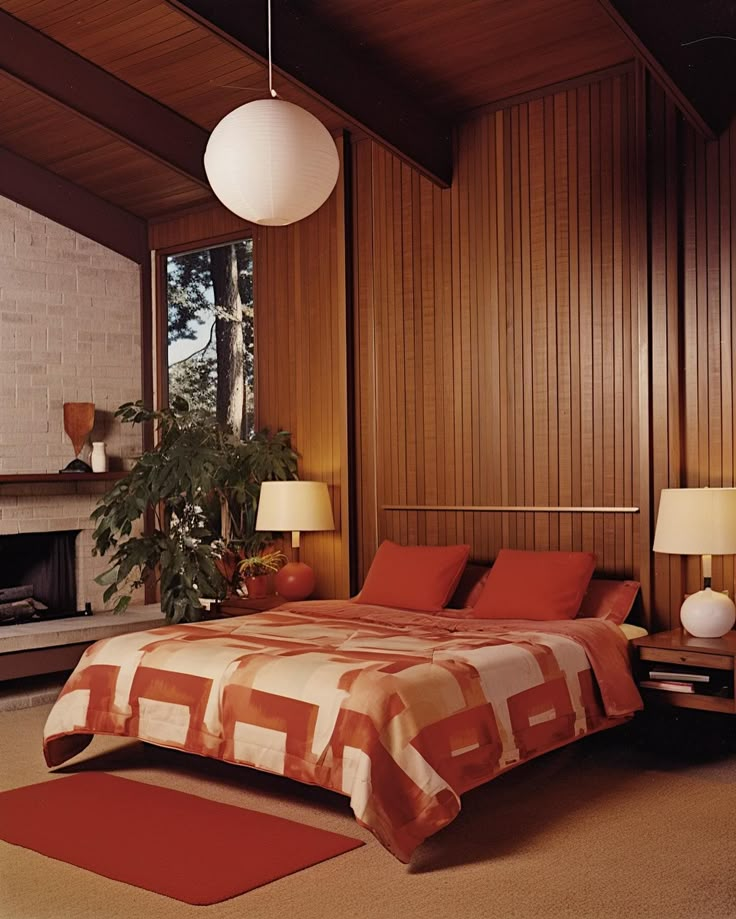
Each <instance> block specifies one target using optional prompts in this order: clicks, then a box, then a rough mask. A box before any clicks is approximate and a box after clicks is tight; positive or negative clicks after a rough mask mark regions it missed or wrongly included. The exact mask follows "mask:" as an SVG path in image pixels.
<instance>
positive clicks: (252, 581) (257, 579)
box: [243, 574, 271, 600]
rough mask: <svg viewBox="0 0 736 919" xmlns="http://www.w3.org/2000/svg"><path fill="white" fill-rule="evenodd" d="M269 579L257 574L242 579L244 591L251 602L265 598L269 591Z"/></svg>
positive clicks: (266, 576) (265, 575) (264, 575)
mask: <svg viewBox="0 0 736 919" xmlns="http://www.w3.org/2000/svg"><path fill="white" fill-rule="evenodd" d="M270 580H271V579H270V578H269V576H268V575H267V574H257V575H255V576H254V577H252V578H243V581H244V583H245V589H246V590H247V591H248V596H249V597H250V598H251V599H252V600H261V599H263V597H267V596H268V595H269V593H270V592H271V591H270V586H271V585H270Z"/></svg>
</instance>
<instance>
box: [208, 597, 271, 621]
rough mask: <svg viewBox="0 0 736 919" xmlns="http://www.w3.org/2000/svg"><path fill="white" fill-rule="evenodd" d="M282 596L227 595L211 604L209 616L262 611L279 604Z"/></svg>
mask: <svg viewBox="0 0 736 919" xmlns="http://www.w3.org/2000/svg"><path fill="white" fill-rule="evenodd" d="M284 602H285V601H284V598H283V597H279V595H278V594H272V595H271V596H270V597H256V598H251V597H229V598H228V599H227V600H222V601H221V602H216V603H213V604H212V607H211V609H210V618H212V619H218V618H220V617H221V616H248V615H250V614H251V613H263V612H265V611H266V610H269V609H273V608H274V607H276V606H281V604H282V603H284Z"/></svg>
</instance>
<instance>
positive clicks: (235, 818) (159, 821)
mask: <svg viewBox="0 0 736 919" xmlns="http://www.w3.org/2000/svg"><path fill="white" fill-rule="evenodd" d="M0 839H4V840H6V841H7V842H10V843H13V844H14V845H16V846H23V847H24V848H26V849H33V850H34V851H35V852H40V853H42V854H43V855H48V856H50V857H51V858H56V859H59V860H60V861H62V862H68V863H69V864H70V865H77V866H78V867H80V868H86V869H87V870H88V871H94V872H95V873H96V874H101V875H104V876H105V877H108V878H113V880H116V881H124V882H125V883H126V884H133V885H134V886H136V887H143V888H144V889H145V890H153V891H155V893H160V894H163V895H164V896H167V897H173V898H174V899H176V900H182V901H183V902H185V903H193V904H197V905H204V904H208V903H219V902H220V901H221V900H227V899H229V898H230V897H236V896H238V895H239V894H242V893H246V891H248V890H253V888H255V887H260V886H262V885H263V884H268V883H269V882H270V881H275V880H276V879H277V878H282V877H285V876H286V875H287V874H292V873H293V872H295V871H300V870H301V869H302V868H308V867H310V866H311V865H316V864H317V863H318V862H322V861H325V860H326V859H328V858H332V857H333V856H335V855H341V854H342V853H343V852H348V851H350V850H351V849H356V848H357V847H358V846H362V845H363V843H362V842H361V841H360V840H358V839H350V838H349V837H347V836H340V835H338V834H337V833H329V832H327V831H326V830H319V829H315V828H314V827H310V826H304V825H303V824H301V823H294V821H292V820H284V819H283V818H282V817H272V816H271V815H269V814H260V813H258V812H257V811H252V810H246V809H245V808H242V807H233V806H231V805H229V804H221V803H219V802H218V801H209V800H207V799H206V798H200V797H199V796H197V795H190V794H185V793H184V792H181V791H174V790H172V789H170V788H162V787H160V786H159V785H148V784H146V783H144V782H133V781H131V780H130V779H121V778H118V777H117V776H114V775H108V774H107V773H104V772H89V773H87V772H85V773H80V774H79V775H73V776H69V777H65V778H63V779H55V780H53V781H50V782H42V783H40V784H39V785H26V786H25V787H24V788H16V789H13V790H12V791H6V792H3V793H2V794H0Z"/></svg>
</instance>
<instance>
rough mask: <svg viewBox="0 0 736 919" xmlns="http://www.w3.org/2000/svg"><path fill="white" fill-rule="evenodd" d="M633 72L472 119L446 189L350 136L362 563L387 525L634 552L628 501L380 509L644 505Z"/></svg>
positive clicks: (508, 542)
mask: <svg viewBox="0 0 736 919" xmlns="http://www.w3.org/2000/svg"><path fill="white" fill-rule="evenodd" d="M633 90H634V81H633V78H632V77H631V76H630V75H628V74H622V75H618V76H616V77H613V78H611V79H609V80H606V81H604V82H602V83H600V84H592V85H588V86H584V87H579V88H574V89H569V90H567V91H565V92H560V93H557V94H555V95H550V96H547V97H545V98H542V99H537V100H533V101H529V102H524V103H521V104H519V105H516V106H513V107H512V108H509V109H507V110H505V111H499V112H494V113H489V114H484V115H482V116H480V117H478V118H477V119H475V120H473V121H470V122H468V123H466V124H464V125H462V126H461V128H460V129H459V132H458V135H457V138H456V158H455V163H456V168H455V179H454V182H453V186H452V188H451V189H449V190H448V191H445V192H441V191H438V190H437V189H435V188H431V187H430V186H429V185H428V183H427V182H426V180H424V179H423V178H420V177H418V176H417V175H416V174H414V175H412V177H411V180H410V179H409V178H408V177H407V176H406V175H405V173H404V172H403V170H404V169H406V167H398V166H397V163H396V161H395V159H394V157H392V155H391V154H389V153H387V152H386V151H384V150H382V149H380V148H379V147H377V146H375V145H373V144H372V143H371V142H369V141H365V142H361V143H359V144H357V145H356V150H355V174H356V196H357V198H356V200H357V202H358V205H357V207H356V218H355V220H356V238H357V239H359V240H360V244H359V254H358V262H359V264H358V271H359V280H358V283H357V285H356V297H357V307H358V315H359V321H358V323H357V327H356V353H357V354H358V355H359V356H360V366H359V367H357V368H356V372H357V388H358V392H359V394H360V395H359V398H358V400H357V403H356V410H357V411H358V414H359V417H358V422H357V423H358V427H359V428H360V431H361V445H360V449H361V451H362V452H364V454H365V457H364V459H363V460H362V461H361V462H362V464H363V465H362V466H361V470H362V469H365V472H362V471H361V473H360V474H359V478H358V490H359V495H360V507H361V521H363V522H368V521H371V526H370V527H369V529H368V531H367V533H366V535H364V536H363V537H362V540H361V546H360V573H361V575H363V574H364V573H365V571H366V569H367V566H368V564H369V563H370V559H371V558H372V555H373V552H374V551H375V546H376V544H377V542H378V541H380V540H381V539H383V538H391V539H395V540H397V541H399V542H405V541H410V542H414V541H421V542H429V543H450V542H455V541H458V542H459V541H468V542H470V543H471V545H472V554H473V556H474V557H475V558H479V559H491V558H493V557H494V556H495V555H496V553H497V552H498V550H499V548H501V547H502V546H512V547H513V546H518V547H527V548H538V549H543V548H561V549H588V550H593V551H595V552H596V553H597V555H598V558H599V567H600V568H601V569H602V570H604V571H607V572H610V573H619V574H622V575H631V574H632V572H634V571H635V570H637V569H638V566H639V560H638V555H637V553H638V551H639V546H638V542H637V540H636V539H635V536H634V531H635V526H636V524H635V521H634V518H633V515H625V514H620V515H603V514H599V515H579V514H563V515H559V514H539V513H537V514H516V513H514V514H511V513H509V514H485V513H472V512H442V511H435V512H431V514H430V513H427V512H410V511H387V510H384V509H383V508H384V506H385V505H393V504H420V505H423V504H445V505H476V506H477V505H547V504H552V505H557V504H562V505H575V504H577V505H580V504H583V505H585V504H587V505H593V504H595V505H609V506H612V505H617V506H638V504H639V498H640V496H639V495H638V493H637V492H636V485H637V482H638V476H635V475H634V473H633V471H632V465H633V464H634V463H635V462H636V463H638V455H635V454H636V450H635V444H634V438H633V435H632V434H631V428H632V427H636V426H638V423H639V421H638V399H639V390H638V374H639V359H640V355H639V351H638V346H637V342H638V329H639V315H638V298H637V296H636V291H637V288H636V285H635V284H634V283H633V281H632V278H633V277H634V276H635V274H636V268H632V264H634V265H636V264H637V258H636V253H635V251H634V249H633V247H634V245H635V243H634V240H635V239H636V238H637V237H636V231H637V227H636V224H635V220H636V213H637V212H636V208H635V207H634V203H633V200H632V198H633V195H634V192H635V191H636V189H637V184H636V181H635V179H634V177H633V176H632V175H630V172H631V170H632V169H633V163H634V157H633V152H632V144H633V141H634V134H633V132H632V131H630V130H629V128H628V125H629V122H630V112H631V110H633ZM374 367H375V372H373V369H374ZM627 428H628V430H627ZM372 435H373V437H372V438H371V436H372ZM637 442H638V441H637ZM371 463H374V464H375V470H376V474H375V477H373V476H372V474H371ZM359 532H361V533H363V532H364V529H363V526H362V525H361V527H359Z"/></svg>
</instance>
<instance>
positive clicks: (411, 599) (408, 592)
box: [354, 539, 470, 613]
mask: <svg viewBox="0 0 736 919" xmlns="http://www.w3.org/2000/svg"><path fill="white" fill-rule="evenodd" d="M469 554H470V546H399V545H397V544H396V543H395V542H391V541H390V540H389V539H386V540H385V541H384V542H382V543H381V545H380V546H379V547H378V551H377V552H376V554H375V557H374V559H373V562H372V563H371V567H370V569H369V571H368V574H367V575H366V579H365V583H364V584H363V589H362V590H361V592H360V593H359V594H358V596H357V597H356V598H355V600H354V602H355V603H370V604H373V605H375V606H393V607H395V608H397V609H411V610H420V611H422V612H427V613H434V612H437V610H441V609H442V608H443V607H444V606H445V604H446V603H447V601H448V600H449V599H450V597H451V596H452V594H453V591H454V590H455V588H456V587H457V583H458V581H459V580H460V576H461V575H462V573H463V569H464V568H465V563H466V562H467V560H468V555H469Z"/></svg>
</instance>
